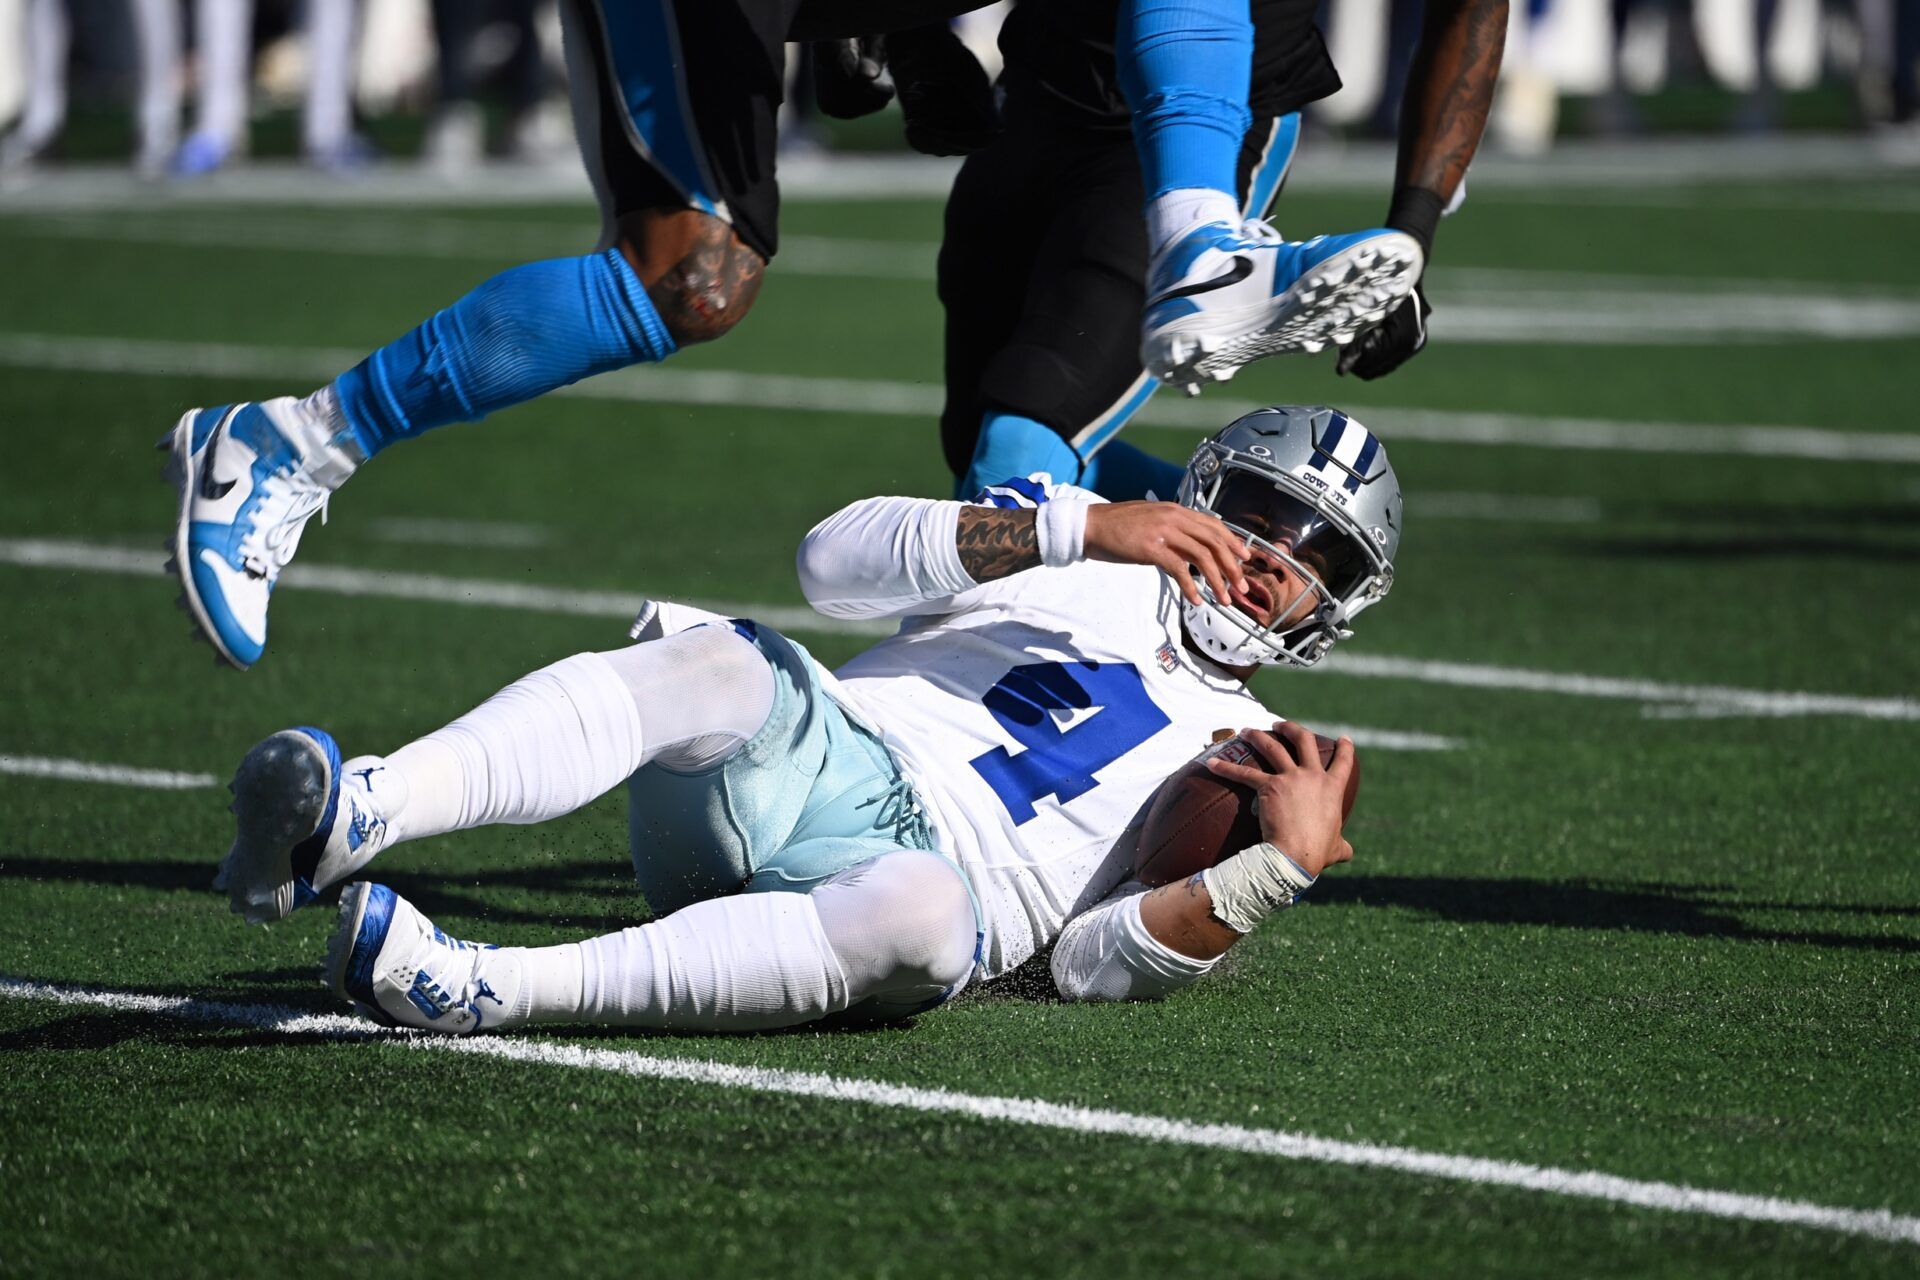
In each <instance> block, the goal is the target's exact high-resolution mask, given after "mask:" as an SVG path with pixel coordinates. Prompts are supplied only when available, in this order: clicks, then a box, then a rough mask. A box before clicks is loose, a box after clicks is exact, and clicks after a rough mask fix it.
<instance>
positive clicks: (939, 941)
mask: <svg viewBox="0 0 1920 1280" xmlns="http://www.w3.org/2000/svg"><path fill="white" fill-rule="evenodd" d="M976 938H977V935H976V927H975V923H974V915H973V904H972V900H971V898H969V897H968V895H967V887H966V883H965V881H963V880H962V879H961V878H960V873H959V872H958V871H957V870H956V869H955V868H954V867H953V866H952V864H950V863H948V862H947V861H946V860H945V859H943V858H941V857H940V856H938V855H937V854H932V853H925V852H922V851H920V850H917V849H903V850H900V851H899V852H897V853H889V854H883V855H881V856H880V857H878V858H875V859H873V860H871V861H869V862H864V863H862V864H860V865H859V866H857V867H853V868H850V869H849V870H847V871H844V872H842V873H840V874H839V875H837V876H835V877H833V878H832V879H831V880H829V881H827V882H826V883H825V884H823V885H821V886H820V887H819V888H817V889H815V890H814V891H813V892H812V893H806V894H799V893H742V894H735V895H733V896H731V897H726V898H717V899H714V900H713V901H710V902H698V903H695V904H694V905H693V906H690V907H687V908H685V909H684V910H681V911H677V912H675V913H674V914H673V915H670V916H668V917H666V918H665V919H664V920H656V921H654V922H653V923H651V924H645V925H641V926H639V927H638V928H634V929H625V930H622V931H621V932H619V933H613V934H607V935H606V936H604V937H599V938H594V939H591V940H589V941H587V942H583V943H577V944H572V945H568V946H559V947H540V948H529V949H526V950H521V951H517V952H516V958H517V959H518V960H519V962H520V964H521V972H522V974H523V975H524V980H523V982H522V984H521V987H520V994H519V996H518V998H517V999H516V1001H515V1009H514V1011H513V1019H514V1020H515V1021H531V1022H597V1023H609V1024H614V1025H619V1026H646V1027H663V1028H669V1029H673V1030H683V1031H761V1030H766V1029H768V1028H771V1027H790V1026H796V1025H798V1024H800V1023H803V1022H812V1021H815V1020H816V1019H819V1018H822V1017H825V1016H826V1015H827V1014H829V1013H837V1012H840V1011H841V1010H844V1009H847V1008H850V1007H852V1006H854V1005H856V1004H863V1003H864V1004H865V1006H866V1007H867V1008H870V1009H871V1010H872V1011H873V1012H874V1013H876V1014H878V1015H880V1016H897V1015H901V1014H906V1013H909V1012H912V1011H913V1010H914V1009H917V1008H919V1007H921V1006H924V1005H926V1004H927V1003H929V1002H930V1001H932V1000H935V999H938V998H939V997H940V996H942V995H943V994H946V993H948V992H951V991H952V990H953V989H955V988H957V987H959V986H961V985H962V984H964V983H965V982H966V980H967V977H968V975H969V974H971V972H972V970H973V957H974V948H975V944H976Z"/></svg>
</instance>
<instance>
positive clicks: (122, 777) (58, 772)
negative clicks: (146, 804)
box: [0, 756, 220, 791]
mask: <svg viewBox="0 0 1920 1280" xmlns="http://www.w3.org/2000/svg"><path fill="white" fill-rule="evenodd" d="M0 773H10V774H16V775H18V776H20V777H25V778H59V779H61V780H62V781H66V782H105V783H110V784H112V785H114V786H120V787H148V788H152V789H154V790H158V791H192V790H195V789H197V788H200V787H216V786H219V785H220V779H218V778H216V777H214V776H213V775H212V774H210V773H174V772H172V771H171V770H168V769H141V768H137V767H136V766H134V765H130V764H93V763H91V762H89V761H86V760H56V759H54V758H52V757H50V756H0Z"/></svg>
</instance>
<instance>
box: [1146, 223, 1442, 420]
mask: <svg viewBox="0 0 1920 1280" xmlns="http://www.w3.org/2000/svg"><path fill="white" fill-rule="evenodd" d="M1424 265H1425V256H1424V254H1423V253H1422V252H1421V249H1420V242H1419V241H1417V240H1415V239H1414V238H1413V237H1412V236H1410V235H1407V234H1406V233H1405V232H1402V231H1388V230H1385V229H1376V230H1372V231H1359V232H1354V233H1352V234H1350V235H1339V236H1315V237H1314V238H1313V239H1311V240H1303V241H1293V240H1284V239H1282V238H1281V237H1280V233H1279V232H1277V231H1275V230H1274V229H1273V228H1272V227H1270V226H1268V225H1267V224H1266V223H1264V222H1257V221H1254V222H1247V223H1244V224H1242V225H1240V226H1238V227H1235V226H1231V225H1229V224H1227V223H1224V222H1210V223H1205V224H1203V225H1201V226H1197V227H1194V228H1193V229H1192V230H1190V231H1188V232H1187V233H1186V234H1184V235H1182V236H1180V237H1178V238H1177V239H1175V240H1174V241H1173V242H1172V243H1171V244H1170V245H1168V246H1167V248H1166V249H1165V250H1163V251H1162V252H1161V253H1160V254H1158V255H1157V256H1156V258H1155V260H1154V264H1153V267H1152V270H1151V271H1150V272H1149V273H1148V277H1147V297H1148V302H1147V307H1146V311H1145V313H1144V314H1143V317H1142V321H1141V339H1140V360H1141V363H1143V364H1144V365H1145V366H1146V368H1147V371H1148V372H1149V373H1151V374H1153V376H1154V377H1156V378H1159V379H1160V380H1161V381H1163V382H1169V383H1172V384H1173V385H1175V386H1178V387H1180V388H1181V389H1183V390H1184V391H1186V393H1187V394H1188V395H1197V394H1199V391H1200V388H1201V386H1202V384H1204V383H1207V382H1225V381H1226V380H1227V379H1228V378H1231V377H1232V376H1233V375H1234V374H1235V373H1238V372H1239V371H1240V368H1241V367H1242V366H1243V365H1246V364H1248V363H1250V362H1252V361H1254V360H1257V359H1259V358H1260V357H1262V356H1270V355H1278V354H1280V353H1282V352H1289V351H1298V352H1304V353H1307V354H1312V353H1314V352H1318V351H1323V350H1325V349H1326V348H1327V347H1329V346H1345V345H1346V344H1347V343H1349V342H1352V341H1353V340H1354V339H1355V338H1356V337H1358V336H1359V335H1360V334H1362V333H1365V332H1366V331H1367V330H1369V329H1371V328H1372V327H1373V326H1374V325H1376V324H1378V323H1379V322H1380V321H1381V320H1382V319H1384V318H1385V317H1386V314H1387V312H1388V311H1390V310H1392V309H1393V307H1394V306H1395V305H1396V304H1397V303H1398V302H1399V301H1400V299H1402V298H1404V297H1406V296H1407V294H1408V293H1410V292H1411V291H1412V289H1413V287H1414V285H1415V284H1417V283H1418V282H1419V280H1420V272H1421V269H1422V267H1423V266H1424Z"/></svg>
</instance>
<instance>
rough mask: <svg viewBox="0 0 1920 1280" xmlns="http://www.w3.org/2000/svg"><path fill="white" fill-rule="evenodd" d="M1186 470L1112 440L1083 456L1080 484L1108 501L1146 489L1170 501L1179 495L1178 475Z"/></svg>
mask: <svg viewBox="0 0 1920 1280" xmlns="http://www.w3.org/2000/svg"><path fill="white" fill-rule="evenodd" d="M1186 473H1187V472H1186V468H1185V467H1182V466H1179V465H1177V464H1175V463H1172V462H1167V461H1165V460H1164V459H1161V458H1156V457H1154V456H1153V455H1152V454H1150V453H1148V452H1147V451H1146V450H1144V449H1138V448H1135V447H1134V446H1133V445H1130V444H1128V443H1126V442H1125V441H1123V440H1115V441H1112V442H1111V443H1109V444H1108V445H1107V446H1106V447H1105V448H1104V449H1102V450H1100V452H1098V453H1096V454H1094V455H1093V457H1091V458H1089V459H1088V460H1087V467H1086V470H1085V471H1084V472H1083V473H1082V474H1081V477H1080V487H1081V488H1082V489H1091V490H1093V491H1094V492H1095V493H1097V494H1099V495H1100V496H1101V497H1103V498H1105V499H1106V500H1107V501H1109V502H1126V501H1128V500H1130V499H1133V498H1144V497H1146V496H1147V494H1148V493H1152V494H1153V496H1154V497H1156V498H1159V499H1160V500H1161V501H1163V502H1172V501H1173V500H1174V499H1175V498H1177V497H1179V496H1180V477H1182V476H1184V475H1185V474H1186Z"/></svg>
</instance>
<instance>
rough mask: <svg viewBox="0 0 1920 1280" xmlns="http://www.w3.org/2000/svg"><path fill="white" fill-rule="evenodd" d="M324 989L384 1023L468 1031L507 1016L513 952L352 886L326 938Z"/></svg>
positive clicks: (385, 893)
mask: <svg viewBox="0 0 1920 1280" xmlns="http://www.w3.org/2000/svg"><path fill="white" fill-rule="evenodd" d="M323 973H324V977H325V979H326V984H327V988H328V989H329V990H331V991H332V992H333V994H334V995H336V996H338V997H339V998H340V999H342V1000H345V1001H347V1002H348V1003H350V1004H352V1005H353V1006H354V1007H355V1008H356V1009H358V1010H359V1011H360V1012H361V1013H362V1014H364V1015H365V1016H367V1017H369V1018H371V1019H373V1020H374V1021H375V1022H378V1023H380V1024H381V1025H383V1026H389V1027H413V1028H416V1029H418V1030H421V1031H439V1032H443V1033H445V1034H447V1035H470V1034H472V1033H473V1032H475V1031H480V1030H483V1029H490V1028H495V1027H498V1026H501V1025H502V1024H503V1023H505V1022H506V1021H507V1020H508V1018H509V1016H510V1015H511V1014H512V1013H513V1010H514V1002H515V1001H516V1000H517V999H518V997H519V994H520V986H521V981H522V974H523V970H522V968H521V964H520V959H519V957H518V955H516V954H515V953H514V952H512V951H501V950H499V949H498V948H496V947H491V946H487V945H485V944H483V943H478V942H465V941H462V940H461V939H459V938H450V937H448V936H447V935H446V934H445V933H443V932H441V931H440V930H439V929H437V928H435V927H434V925H433V922H432V921H431V920H429V919H427V918H426V917H425V916H423V915H421V914H420V913H419V912H418V911H416V910H415V909H414V907H413V904H412V903H410V902H408V901H407V900H406V899H405V898H402V897H401V896H400V895H399V894H397V893H395V892H394V891H393V890H391V889H389V888H387V886H385V885H383V884H368V883H364V882H363V883H360V884H352V885H348V886H347V889H346V892H344V893H342V894H341V895H340V922H339V923H338V924H337V925H335V926H334V930H333V936H332V937H331V938H329V939H328V940H327V958H326V964H325V968H324V971H323Z"/></svg>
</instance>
